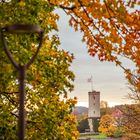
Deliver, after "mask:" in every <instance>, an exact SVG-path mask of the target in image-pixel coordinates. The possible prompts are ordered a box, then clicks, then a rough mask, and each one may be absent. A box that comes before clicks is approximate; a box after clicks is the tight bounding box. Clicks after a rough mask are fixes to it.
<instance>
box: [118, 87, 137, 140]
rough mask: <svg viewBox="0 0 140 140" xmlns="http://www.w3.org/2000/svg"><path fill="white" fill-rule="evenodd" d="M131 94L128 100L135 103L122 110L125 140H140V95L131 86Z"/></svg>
mask: <svg viewBox="0 0 140 140" xmlns="http://www.w3.org/2000/svg"><path fill="white" fill-rule="evenodd" d="M129 89H130V92H129V94H128V96H127V98H128V99H129V100H131V101H133V102H134V103H133V104H132V105H125V106H123V107H122V108H120V110H121V111H122V113H123V126H124V128H125V136H124V139H125V140H131V139H136V140H138V139H140V133H139V132H140V119H139V118H140V93H139V92H138V91H137V89H136V88H135V86H132V85H129Z"/></svg>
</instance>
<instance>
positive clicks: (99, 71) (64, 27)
mask: <svg viewBox="0 0 140 140" xmlns="http://www.w3.org/2000/svg"><path fill="white" fill-rule="evenodd" d="M59 13H60V15H61V17H60V20H59V33H58V34H59V37H60V40H61V47H62V48H63V49H65V50H66V51H69V52H71V53H73V54H74V56H75V59H74V61H73V63H72V66H71V69H72V71H73V72H74V73H75V76H76V78H75V82H74V85H75V90H74V91H73V92H72V93H70V94H69V96H70V97H73V96H77V97H78V105H82V106H87V105H88V91H90V90H91V85H90V83H88V82H87V79H88V78H90V77H91V75H92V76H93V86H94V90H97V91H100V92H101V100H105V101H108V103H109V105H110V106H112V105H114V104H125V103H128V102H129V101H128V100H126V99H124V96H125V95H127V93H128V92H129V90H128V89H127V81H126V79H125V77H124V73H123V70H122V69H121V68H119V67H116V66H115V64H113V63H109V62H100V61H99V60H98V59H97V58H95V57H91V56H89V54H88V53H87V48H86V44H85V43H83V42H82V41H81V40H82V33H80V32H75V31H74V29H73V28H71V27H69V24H68V17H66V16H65V14H64V13H63V12H60V11H59ZM121 59H122V58H121ZM124 62H125V65H127V66H129V65H130V63H129V62H128V61H126V60H125V61H124Z"/></svg>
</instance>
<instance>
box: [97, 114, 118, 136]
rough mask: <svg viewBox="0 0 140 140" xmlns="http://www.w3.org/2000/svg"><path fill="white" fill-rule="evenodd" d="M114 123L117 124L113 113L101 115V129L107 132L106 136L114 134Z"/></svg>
mask: <svg viewBox="0 0 140 140" xmlns="http://www.w3.org/2000/svg"><path fill="white" fill-rule="evenodd" d="M114 124H115V119H114V118H113V117H112V116H111V115H109V114H106V115H104V116H102V117H101V120H100V123H99V131H100V132H102V133H103V134H105V135H106V136H113V134H114V132H115V130H116V127H115V126H114Z"/></svg>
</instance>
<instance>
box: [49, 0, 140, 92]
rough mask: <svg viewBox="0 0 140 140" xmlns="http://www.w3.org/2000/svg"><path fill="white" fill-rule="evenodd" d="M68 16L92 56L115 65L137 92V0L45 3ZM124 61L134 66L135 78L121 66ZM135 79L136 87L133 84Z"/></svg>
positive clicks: (139, 35) (139, 24)
mask: <svg viewBox="0 0 140 140" xmlns="http://www.w3.org/2000/svg"><path fill="white" fill-rule="evenodd" d="M48 2H49V4H50V5H54V6H55V7H59V8H61V9H63V10H64V12H65V13H66V14H67V15H69V16H70V20H69V24H70V26H72V27H74V29H75V31H79V30H80V31H81V32H82V33H83V39H82V40H83V41H84V42H86V44H87V48H88V52H89V54H90V55H91V56H95V55H97V56H98V58H99V60H100V61H110V62H115V63H116V65H119V66H120V67H121V68H123V69H124V72H125V74H126V78H127V79H128V81H129V82H130V83H131V84H134V85H135V87H136V88H137V90H138V91H140V78H137V77H136V75H139V73H140V57H139V54H140V49H139V46H140V40H139V39H140V32H139V31H140V8H139V7H140V2H139V0H135V1H131V0H127V1H125V0H90V1H86V0H48ZM122 56H123V57H125V58H126V59H128V60H130V61H131V62H132V63H133V64H134V67H135V68H134V69H135V71H136V75H134V74H133V73H132V70H131V68H129V67H126V66H124V65H123V63H122V62H121V59H120V58H121V57H122ZM132 76H135V83H134V82H132Z"/></svg>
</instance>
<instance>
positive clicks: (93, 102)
mask: <svg viewBox="0 0 140 140" xmlns="http://www.w3.org/2000/svg"><path fill="white" fill-rule="evenodd" d="M88 97H89V108H88V122H89V127H90V132H93V131H94V128H93V121H94V119H97V118H99V117H100V92H97V91H92V92H88Z"/></svg>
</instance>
